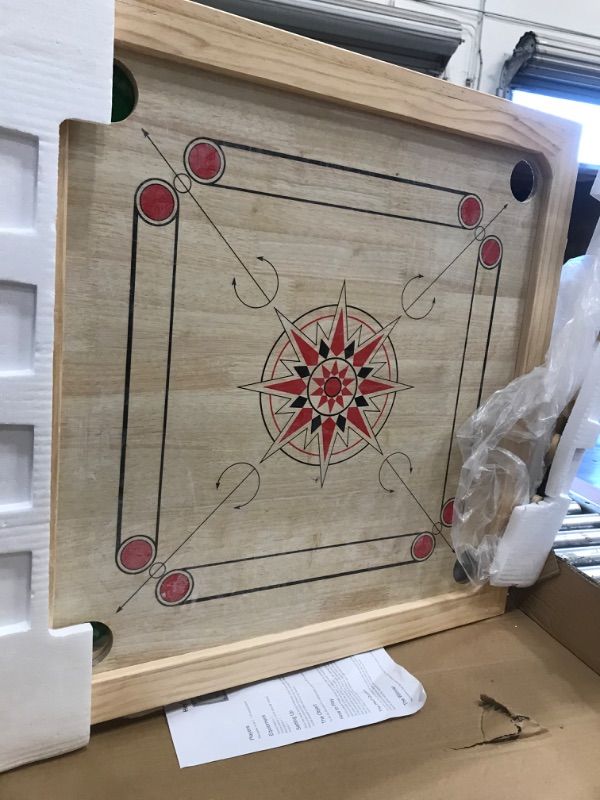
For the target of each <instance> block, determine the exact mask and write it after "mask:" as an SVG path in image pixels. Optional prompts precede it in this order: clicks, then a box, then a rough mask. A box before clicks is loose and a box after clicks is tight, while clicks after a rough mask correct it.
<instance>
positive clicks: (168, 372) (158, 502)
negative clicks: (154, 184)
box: [154, 190, 179, 552]
mask: <svg viewBox="0 0 600 800" xmlns="http://www.w3.org/2000/svg"><path fill="white" fill-rule="evenodd" d="M173 191H175V190H173ZM178 245H179V205H178V206H177V213H176V215H175V234H174V240H173V267H172V273H171V309H170V312H169V343H168V345H167V365H166V374H165V401H164V406H163V423H162V435H161V442H160V466H159V470H158V493H157V498H156V525H155V529H154V546H155V547H156V550H157V552H158V534H159V531H160V512H161V503H162V488H163V474H164V468H165V448H166V442H167V418H168V413H169V387H170V384H171V361H172V355H173V326H174V321H175V285H176V277H177V250H178Z"/></svg>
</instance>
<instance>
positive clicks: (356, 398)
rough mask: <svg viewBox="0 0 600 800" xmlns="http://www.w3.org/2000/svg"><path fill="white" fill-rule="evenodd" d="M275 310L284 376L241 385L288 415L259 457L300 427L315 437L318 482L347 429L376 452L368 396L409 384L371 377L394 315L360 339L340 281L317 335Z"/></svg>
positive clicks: (297, 433)
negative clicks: (287, 348) (285, 344)
mask: <svg viewBox="0 0 600 800" xmlns="http://www.w3.org/2000/svg"><path fill="white" fill-rule="evenodd" d="M277 315H278V316H279V320H280V322H281V324H282V326H283V329H284V331H285V334H286V336H287V338H288V339H289V342H290V344H291V346H292V348H293V350H294V352H295V354H296V358H297V361H295V362H286V366H287V368H288V371H289V373H290V374H289V375H288V376H284V377H280V378H273V379H271V380H267V381H260V382H259V383H251V384H249V385H248V386H243V387H241V388H243V389H249V390H251V391H254V392H261V393H262V394H270V395H275V396H276V397H282V398H284V399H285V400H286V401H287V402H285V403H284V404H283V406H282V407H281V408H279V409H278V411H277V412H276V413H277V414H285V415H289V419H288V421H287V423H286V424H285V425H284V426H283V428H282V429H281V431H280V433H279V435H278V436H277V438H276V439H275V440H274V441H273V443H272V445H271V446H270V447H269V449H268V450H267V452H266V453H265V455H264V456H263V458H262V461H264V460H265V459H267V458H269V456H272V455H273V454H274V453H276V452H277V451H278V450H281V448H282V447H284V446H285V445H286V444H288V443H289V442H291V441H292V440H293V439H295V438H296V437H297V436H300V435H301V434H303V433H304V434H305V435H306V436H307V442H308V441H311V440H312V439H313V438H314V437H317V438H318V443H319V462H320V469H321V484H323V482H324V481H325V475H326V473H327V468H328V466H329V461H330V459H331V454H332V452H333V449H334V443H335V440H336V438H337V437H341V438H342V440H343V441H344V442H345V443H347V437H348V432H349V431H353V432H354V433H356V434H358V436H360V437H361V438H362V439H364V441H365V442H367V443H368V444H370V445H371V446H372V447H374V448H375V449H376V450H377V451H378V452H380V453H381V452H382V451H381V447H380V446H379V442H378V441H377V437H376V436H375V433H374V432H373V429H372V428H371V424H370V422H369V419H368V416H367V412H369V411H379V408H378V407H377V405H376V404H375V403H374V402H373V398H376V397H381V396H383V395H387V394H395V393H396V392H401V391H403V390H404V389H411V388H412V387H411V386H408V385H407V384H405V383H397V382H396V381H391V380H388V379H387V378H380V377H377V373H378V371H379V370H380V369H381V367H382V366H383V364H382V363H377V364H376V363H374V361H373V359H374V358H375V356H376V355H377V353H378V352H379V350H380V349H381V347H382V346H383V345H384V344H385V342H386V341H387V339H388V338H389V336H390V334H391V333H392V331H393V330H394V327H395V325H396V323H397V322H398V319H395V320H393V321H392V322H390V323H389V325H386V326H385V327H384V328H382V329H381V330H380V331H377V332H376V333H374V334H372V335H371V336H369V337H368V338H367V339H365V340H364V341H360V334H361V331H362V326H361V327H359V328H358V330H357V331H355V332H354V333H353V334H352V335H350V336H349V335H348V312H347V308H346V290H345V286H343V287H342V291H341V294H340V299H339V301H338V304H337V308H336V311H335V315H334V318H333V322H332V323H331V329H330V331H329V334H325V333H323V332H320V333H323V335H322V336H317V341H312V340H311V339H310V338H309V337H308V336H307V335H306V334H305V333H304V332H303V331H301V330H300V329H299V328H297V327H296V326H295V325H294V323H293V322H290V320H289V319H287V318H286V317H284V316H283V314H281V313H280V312H279V311H277Z"/></svg>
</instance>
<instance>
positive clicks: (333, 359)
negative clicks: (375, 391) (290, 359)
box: [306, 356, 358, 417]
mask: <svg viewBox="0 0 600 800" xmlns="http://www.w3.org/2000/svg"><path fill="white" fill-rule="evenodd" d="M328 361H341V362H342V363H344V364H347V365H348V366H349V367H350V369H351V370H352V372H353V374H354V381H355V383H356V389H355V391H354V394H353V395H352V397H351V398H350V400H348V402H347V404H346V405H345V406H343V408H340V409H338V410H337V411H332V412H331V414H328V413H325V412H324V411H322V410H321V409H319V408H317V407H316V406H315V404H314V403H313V401H312V400H311V399H310V392H309V389H310V382H311V380H312V377H313V375H314V374H315V371H316V369H317V367H322V366H323V364H326V363H327V362H328ZM317 367H315V368H314V369H313V371H312V372H311V373H310V376H309V378H308V383H307V384H306V396H307V398H308V402H309V404H310V406H311V407H312V409H313V411H316V412H317V414H320V415H321V416H323V417H335V416H337V414H341V413H342V411H345V410H346V409H347V408H348V406H349V405H350V403H351V402H352V401H353V400H354V398H355V397H356V391H357V389H358V375H357V374H356V370H355V369H354V367H353V366H352V364H351V363H350V362H349V361H347V360H346V359H345V358H340V357H339V356H330V357H329V358H326V359H325V361H321V362H320V363H319V364H317ZM323 391H324V390H323Z"/></svg>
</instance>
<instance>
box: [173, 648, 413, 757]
mask: <svg viewBox="0 0 600 800" xmlns="http://www.w3.org/2000/svg"><path fill="white" fill-rule="evenodd" d="M426 697H427V696H426V694H425V690H424V689H423V686H422V685H421V684H420V683H419V681H418V680H417V679H416V678H415V677H413V676H412V675H411V674H410V673H409V672H407V671H406V670H405V669H404V668H403V667H401V666H400V665H399V664H396V662H395V661H393V660H392V659H391V658H390V657H389V655H388V654H387V653H386V651H385V650H383V649H380V650H372V651H370V652H369V653H361V654H360V655H357V656H351V657H350V658H343V659H341V660H339V661H332V662H330V663H328V664H322V665H321V666H319V667H313V668H311V669H307V670H304V671H302V672H294V673H291V674H289V675H283V676H281V677H279V678H271V679H270V680H266V681H261V682H260V683H253V684H250V685H249V686H244V687H242V688H240V689H234V690H232V691H228V692H221V693H217V694H213V695H206V696H204V697H198V698H195V699H193V700H187V701H185V702H184V703H178V704H177V705H174V706H171V707H169V708H167V710H166V713H167V721H168V723H169V728H170V731H171V736H172V738H173V743H174V745H175V751H176V753H177V758H178V760H179V766H180V767H192V766H195V765H197V764H206V763H208V762H209V761H219V760H221V759H224V758H232V757H233V756H240V755H244V754H246V753H254V752H256V751H258V750H269V749H271V748H273V747H282V746H283V745H286V744H293V743H294V742H302V741H305V740H306V739H313V738H315V737H316V736H325V735H326V734H329V733H335V732H336V731H343V730H347V729H348V728H359V727H361V726H363V725H372V724H373V723H375V722H381V721H382V720H385V719H389V718H390V717H404V716H408V715H409V714H414V713H415V712H416V711H418V710H419V709H420V708H422V707H423V704H424V703H425V700H426Z"/></svg>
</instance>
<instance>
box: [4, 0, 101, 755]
mask: <svg viewBox="0 0 600 800" xmlns="http://www.w3.org/2000/svg"><path fill="white" fill-rule="evenodd" d="M1 10H2V24H1V25H0V187H1V191H0V770H6V769H10V768H11V767H14V766H17V765H19V764H22V763H25V762H28V761H33V760H36V759H40V758H46V757H48V756H53V755H56V754H58V753H62V752H65V751H68V750H71V749H74V748H76V747H80V746H82V745H84V744H86V742H87V741H88V739H89V726H90V696H91V659H92V632H91V627H90V626H89V625H87V624H85V625H78V626H74V627H71V628H65V629H62V630H50V629H49V622H48V621H49V571H48V570H49V551H50V469H51V458H50V456H51V439H52V356H53V344H54V343H53V338H54V321H53V317H54V288H55V259H56V214H57V176H58V142H59V125H60V123H61V122H62V121H63V120H65V119H73V118H74V119H81V120H87V121H90V122H100V123H108V122H110V112H111V85H112V60H113V35H114V32H113V25H114V0H3V2H2V8H1Z"/></svg>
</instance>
